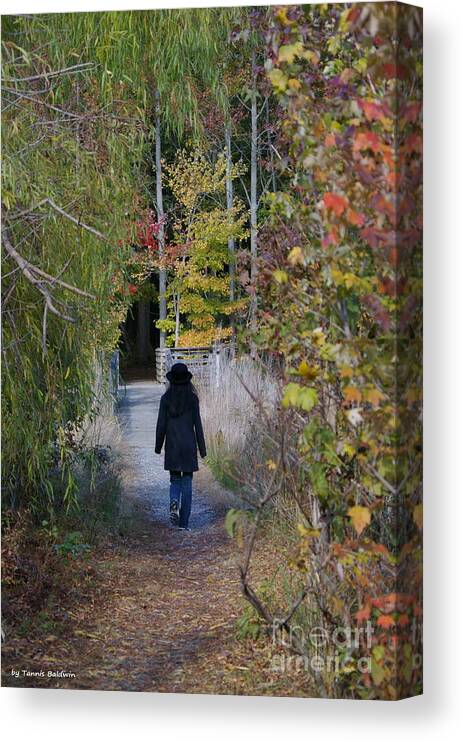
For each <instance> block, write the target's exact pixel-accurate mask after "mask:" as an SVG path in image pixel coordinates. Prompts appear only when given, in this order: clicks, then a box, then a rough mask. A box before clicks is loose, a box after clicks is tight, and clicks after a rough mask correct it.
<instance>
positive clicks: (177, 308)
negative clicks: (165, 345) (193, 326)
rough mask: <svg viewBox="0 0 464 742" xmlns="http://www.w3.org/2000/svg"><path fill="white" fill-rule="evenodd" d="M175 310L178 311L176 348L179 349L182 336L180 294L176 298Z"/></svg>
mask: <svg viewBox="0 0 464 742" xmlns="http://www.w3.org/2000/svg"><path fill="white" fill-rule="evenodd" d="M174 303H175V309H176V334H175V338H174V347H175V348H178V347H179V334H180V293H179V292H177V294H176V295H175V297H174Z"/></svg>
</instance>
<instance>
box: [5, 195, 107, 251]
mask: <svg viewBox="0 0 464 742" xmlns="http://www.w3.org/2000/svg"><path fill="white" fill-rule="evenodd" d="M45 204H48V205H49V206H51V207H52V209H54V210H55V211H57V212H58V214H61V216H64V217H65V219H69V221H70V222H72V223H73V224H75V225H76V227H80V228H81V229H86V230H87V232H91V233H92V234H94V235H95V237H98V238H99V239H100V240H104V241H105V242H106V241H107V240H108V237H106V235H104V234H103V233H102V232H99V231H98V229H95V228H94V227H90V226H89V225H88V224H84V222H81V220H80V219H77V218H76V217H75V216H72V214H68V212H67V211H65V210H64V209H62V208H61V206H58V205H57V204H56V203H55V202H54V201H52V199H51V198H48V197H47V198H44V199H42V201H39V203H38V204H35V206H31V208H30V209H25V210H24V211H18V212H16V214H11V215H8V219H9V220H10V221H11V220H13V219H14V220H16V219H21V218H22V217H23V216H27V215H28V214H32V213H33V212H34V211H36V210H37V209H40V207H41V206H44V205H45Z"/></svg>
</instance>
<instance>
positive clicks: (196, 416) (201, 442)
mask: <svg viewBox="0 0 464 742" xmlns="http://www.w3.org/2000/svg"><path fill="white" fill-rule="evenodd" d="M193 424H194V426H195V434H196V436H197V443H198V450H199V451H200V456H201V458H202V459H204V458H205V456H206V443H205V436H204V433H203V425H202V423H201V416H200V403H199V401H198V400H196V401H195V407H194V409H193Z"/></svg>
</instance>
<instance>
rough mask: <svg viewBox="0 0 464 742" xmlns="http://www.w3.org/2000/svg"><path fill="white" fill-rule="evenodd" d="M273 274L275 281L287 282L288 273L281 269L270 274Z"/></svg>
mask: <svg viewBox="0 0 464 742" xmlns="http://www.w3.org/2000/svg"><path fill="white" fill-rule="evenodd" d="M272 275H273V276H274V280H275V281H277V283H287V282H288V273H286V272H285V271H281V270H276V271H274V273H273V274H272Z"/></svg>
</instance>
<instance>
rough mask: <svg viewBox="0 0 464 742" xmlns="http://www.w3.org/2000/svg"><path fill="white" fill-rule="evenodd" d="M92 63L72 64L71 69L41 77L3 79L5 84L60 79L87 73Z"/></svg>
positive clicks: (66, 68) (45, 74)
mask: <svg viewBox="0 0 464 742" xmlns="http://www.w3.org/2000/svg"><path fill="white" fill-rule="evenodd" d="M94 66H95V65H94V63H93V62H81V63H80V64H74V65H73V66H72V67H64V68H63V69H62V70H55V71H54V72H43V73H42V74H41V75H31V76H30V77H5V78H3V79H4V80H5V81H6V82H33V81H34V80H49V79H50V78H52V77H61V76H62V75H72V74H76V73H79V72H87V71H88V70H90V69H92V67H94Z"/></svg>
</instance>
